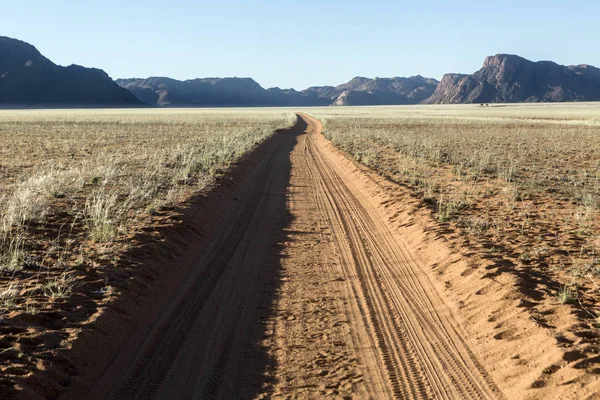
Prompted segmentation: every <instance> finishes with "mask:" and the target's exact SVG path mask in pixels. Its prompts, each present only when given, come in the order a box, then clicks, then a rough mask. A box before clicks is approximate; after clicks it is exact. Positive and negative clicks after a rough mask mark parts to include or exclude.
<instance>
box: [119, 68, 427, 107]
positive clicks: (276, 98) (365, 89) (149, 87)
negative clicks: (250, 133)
mask: <svg viewBox="0 0 600 400" xmlns="http://www.w3.org/2000/svg"><path fill="white" fill-rule="evenodd" d="M117 83H118V84H119V85H121V86H122V87H124V88H126V89H128V90H130V91H131V92H132V93H133V94H135V95H136V96H137V97H138V98H139V99H140V100H142V101H144V102H146V103H148V104H152V105H158V106H176V107H198V106H326V105H381V104H390V105H392V104H417V103H419V102H421V101H423V100H425V99H427V98H428V97H430V96H431V95H432V94H433V92H434V90H435V88H436V87H437V84H438V82H437V81H436V80H435V79H429V78H423V77H422V76H414V77H410V78H375V79H369V78H363V77H356V78H354V79H352V80H351V81H350V82H348V83H345V84H343V85H339V86H336V87H334V86H314V87H310V88H308V89H306V90H303V91H296V90H294V89H280V88H270V89H263V88H262V87H261V86H260V85H259V84H258V83H256V82H255V81H254V80H252V79H250V78H205V79H191V80H187V81H178V80H174V79H170V78H159V77H152V78H147V79H118V80H117Z"/></svg>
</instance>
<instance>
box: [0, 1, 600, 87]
mask: <svg viewBox="0 0 600 400" xmlns="http://www.w3.org/2000/svg"><path fill="white" fill-rule="evenodd" d="M0 6H1V8H0V10H2V11H1V12H0V35H2V36H9V37H13V38H17V39H20V40H24V41H26V42H28V43H31V44H32V45H34V46H36V47H37V49H38V50H40V52H41V53H42V54H44V55H45V56H46V57H48V58H49V59H50V60H52V61H54V62H55V63H57V64H60V65H69V64H80V65H84V66H86V67H96V68H102V69H104V70H105V71H106V72H107V73H108V74H109V75H110V76H111V77H112V78H115V79H116V78H130V77H144V78H145V77H148V76H168V77H171V78H175V79H191V78H197V77H213V76H218V77H225V76H240V77H252V78H254V79H255V80H256V81H257V82H258V83H260V84H261V85H262V86H263V87H265V88H268V87H273V86H279V87H281V88H289V87H293V88H295V89H298V90H301V89H305V88H306V87H308V86H314V85H319V86H321V85H338V84H340V83H344V82H346V81H348V80H350V79H351V78H353V77H354V76H367V77H371V78H372V77H391V76H411V75H417V74H420V75H423V76H427V77H432V78H436V79H440V78H441V77H442V75H443V74H444V73H447V72H461V73H472V72H474V71H476V70H478V69H479V68H480V67H481V65H482V63H483V60H484V58H485V57H486V56H488V55H493V54H497V53H511V54H518V55H520V56H522V57H525V58H528V59H530V60H533V61H538V60H552V61H556V62H558V63H559V64H566V65H570V64H591V65H596V66H598V67H600V51H598V46H597V43H598V39H599V38H600V29H599V28H598V25H599V24H598V21H597V19H598V17H600V2H598V1H590V0H585V1H584V0H571V1H568V2H567V1H554V0H545V1H542V0H530V1H527V0H521V1H517V0H505V1H495V2H488V1H484V0H459V1H452V2H450V1H442V0H429V1H421V2H419V1H383V0H371V1H369V2H364V1H354V0H345V1H342V0H335V1H317V0H307V1H288V0H279V1H252V2H248V1H242V0H221V1H191V0H170V1H158V0H145V1H141V0H131V1H127V0H123V1H116V0H104V1H95V0H89V1H65V0H55V1H51V2H49V1H47V0H46V1H42V0H30V1H27V2H26V3H25V2H20V3H19V2H14V1H11V2H10V3H9V2H7V1H6V0H0Z"/></svg>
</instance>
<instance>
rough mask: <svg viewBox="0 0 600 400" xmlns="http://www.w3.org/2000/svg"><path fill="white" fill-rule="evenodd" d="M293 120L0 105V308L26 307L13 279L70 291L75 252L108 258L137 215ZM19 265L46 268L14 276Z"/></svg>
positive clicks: (173, 198) (205, 182)
mask: <svg viewBox="0 0 600 400" xmlns="http://www.w3.org/2000/svg"><path fill="white" fill-rule="evenodd" d="M294 121H295V116H294V114H293V113H292V112H288V111H285V110H228V111H222V110H219V111H217V110H94V111H60V110H57V111H3V112H0V274H2V275H3V276H4V278H3V279H2V280H1V281H0V291H1V292H2V293H3V295H2V297H3V300H2V302H0V315H2V314H6V312H7V311H8V309H9V308H10V309H11V310H14V309H15V308H19V307H20V308H22V309H23V310H25V308H26V307H31V304H30V302H29V301H28V300H27V298H26V297H27V296H17V297H14V296H12V295H11V293H13V292H14V287H15V285H16V282H18V284H19V285H21V286H23V287H21V288H20V292H22V293H28V294H30V295H31V296H30V297H31V298H35V296H37V295H46V296H48V297H51V296H53V297H56V296H59V297H64V296H68V295H69V293H70V292H71V289H72V287H71V285H70V284H69V283H66V281H67V280H68V279H67V278H69V279H71V280H72V277H71V275H70V271H71V269H72V268H73V267H74V264H75V263H77V262H81V261H77V260H82V259H85V262H86V263H87V264H94V260H95V259H98V257H100V258H102V259H103V260H106V259H110V256H107V254H109V255H110V254H111V251H113V250H114V251H117V249H116V247H115V248H114V249H112V247H111V246H112V244H114V243H117V242H119V241H122V240H124V239H125V238H127V237H128V236H131V234H132V230H134V229H135V227H136V221H139V218H140V216H143V215H148V214H152V213H155V212H157V211H158V210H160V209H161V208H164V207H169V206H172V205H174V204H176V203H177V202H178V201H180V200H181V199H182V198H184V197H185V196H186V195H189V194H191V193H198V192H201V191H203V190H205V189H206V188H207V187H210V185H211V184H212V183H213V182H214V181H215V179H216V178H217V177H218V176H220V175H222V174H223V173H224V172H225V171H227V170H228V168H229V167H230V165H231V164H232V163H233V162H235V161H236V160H237V159H238V158H239V157H240V156H242V155H244V154H245V153H247V152H248V151H250V150H251V149H252V148H254V147H255V146H256V145H257V144H258V143H259V142H261V141H263V140H264V139H265V138H267V137H268V136H270V135H271V134H272V133H273V132H274V131H275V130H276V129H279V128H284V127H287V126H290V125H291V124H292V123H293V122H294ZM95 244H96V245H95ZM115 246H117V244H115ZM95 248H96V249H101V250H98V251H95V250H94V249H95ZM84 253H85V254H84ZM98 254H100V255H101V256H98ZM102 262H105V261H102ZM24 267H29V268H30V269H33V270H36V271H44V273H37V274H36V275H35V276H34V277H31V278H30V279H28V282H26V283H22V282H20V281H19V280H18V279H17V278H16V277H15V274H16V273H17V272H18V271H20V270H21V269H22V268H24ZM11 288H13V289H11ZM6 305H10V307H8V306H6Z"/></svg>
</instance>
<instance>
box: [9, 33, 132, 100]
mask: <svg viewBox="0 0 600 400" xmlns="http://www.w3.org/2000/svg"><path fill="white" fill-rule="evenodd" d="M136 105H143V103H142V102H141V101H140V100H138V99H137V98H136V97H135V96H133V95H132V94H131V93H129V92H128V91H127V90H124V89H123V88H121V87H119V85H117V84H116V83H115V82H114V81H113V80H112V79H110V77H109V76H108V75H107V74H106V73H105V72H104V71H102V70H99V69H94V68H84V67H81V66H78V65H71V66H69V67H61V66H58V65H56V64H54V63H53V62H52V61H50V60H48V59H47V58H46V57H44V56H43V55H42V54H40V52H39V51H38V50H37V49H36V48H35V47H33V46H32V45H30V44H28V43H25V42H22V41H19V40H16V39H11V38H7V37H0V106H1V107H44V106H49V107H51V106H57V107H58V106H78V107H81V106H109V107H111V106H115V107H116V106H136Z"/></svg>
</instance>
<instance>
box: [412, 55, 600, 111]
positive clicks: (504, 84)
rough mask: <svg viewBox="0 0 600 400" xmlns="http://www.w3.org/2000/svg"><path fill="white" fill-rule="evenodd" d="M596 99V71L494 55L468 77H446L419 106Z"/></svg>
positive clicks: (599, 88)
mask: <svg viewBox="0 0 600 400" xmlns="http://www.w3.org/2000/svg"><path fill="white" fill-rule="evenodd" d="M597 100H600V69H598V68H595V67H592V66H588V65H578V66H568V67H567V66H562V65H559V64H556V63H554V62H551V61H538V62H532V61H529V60H526V59H524V58H522V57H519V56H515V55H509V54H498V55H495V56H491V57H487V58H486V59H485V62H484V63H483V67H482V68H481V69H480V70H479V71H477V72H475V73H474V74H472V75H460V74H446V75H444V77H443V78H442V80H441V82H440V83H439V84H438V86H437V88H436V90H435V92H434V93H433V95H432V96H431V97H430V98H429V99H427V100H425V101H424V102H423V103H427V104H447V103H518V102H562V101H597Z"/></svg>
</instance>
